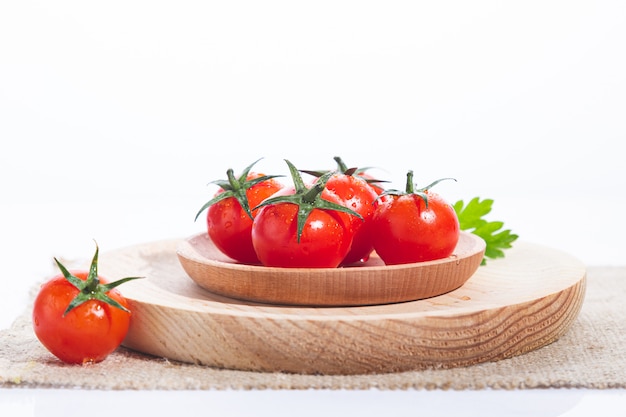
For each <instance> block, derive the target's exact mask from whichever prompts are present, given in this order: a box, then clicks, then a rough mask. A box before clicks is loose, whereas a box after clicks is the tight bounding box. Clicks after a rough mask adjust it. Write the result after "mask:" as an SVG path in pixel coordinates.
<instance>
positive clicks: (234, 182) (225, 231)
mask: <svg viewBox="0 0 626 417" xmlns="http://www.w3.org/2000/svg"><path fill="white" fill-rule="evenodd" d="M257 162H258V161H257ZM255 163H256V162H255ZM255 163H253V164H252V165H250V166H248V167H247V168H246V169H245V170H244V172H243V173H242V174H241V176H240V177H239V178H235V177H234V175H233V171H232V169H229V170H228V172H227V175H228V180H227V181H223V180H220V181H214V183H215V184H218V185H220V187H221V189H220V190H219V191H218V192H217V193H216V194H215V196H214V198H213V199H212V200H210V201H209V202H207V203H206V204H205V205H204V206H203V207H202V209H200V211H199V212H198V215H197V216H196V219H197V217H198V216H199V215H200V213H201V212H202V211H203V210H205V209H206V208H208V211H207V217H206V224H207V232H208V234H209V237H210V238H211V240H212V241H213V243H214V244H215V246H216V247H217V248H218V249H219V250H220V251H221V252H222V253H224V254H226V255H227V256H229V257H231V258H233V259H234V260H236V261H239V262H242V263H249V264H258V263H259V259H258V257H257V255H256V252H255V251H254V247H253V246H252V236H251V232H252V221H253V219H254V217H255V216H256V213H254V212H252V211H251V210H250V208H251V207H255V206H257V205H259V204H260V203H261V202H262V201H263V200H265V199H266V198H268V197H270V196H271V195H272V194H274V193H276V192H277V191H278V190H280V189H281V188H283V185H282V184H281V183H280V182H278V181H277V180H275V179H274V178H275V177H277V176H276V175H273V176H269V175H264V174H262V173H258V172H250V170H251V168H252V166H253V165H254V164H255Z"/></svg>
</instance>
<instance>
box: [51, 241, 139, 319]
mask: <svg viewBox="0 0 626 417" xmlns="http://www.w3.org/2000/svg"><path fill="white" fill-rule="evenodd" d="M98 252H99V249H98V245H97V244H96V252H95V253H94V255H93V259H92V261H91V266H90V267H89V274H88V276H87V279H86V280H82V279H80V278H78V277H77V276H75V275H73V274H72V273H71V272H70V271H68V270H67V268H66V267H65V266H64V265H63V264H62V263H61V262H59V260H58V259H57V258H54V261H55V262H56V264H57V266H58V267H59V269H60V270H61V273H62V274H63V276H64V277H65V279H66V280H67V281H68V282H69V283H70V284H72V285H73V286H74V287H76V289H77V290H78V294H77V295H76V297H74V299H73V300H72V301H71V302H70V303H69V305H68V306H67V308H66V309H65V312H64V313H63V316H65V315H66V314H67V313H69V312H70V311H72V310H73V309H74V308H76V307H78V306H79V305H81V304H83V303H85V302H87V301H89V300H97V301H101V302H103V303H106V304H109V305H110V306H113V307H115V308H119V309H120V310H123V311H125V312H127V313H128V312H129V310H128V309H127V308H126V307H124V306H123V305H121V304H120V303H118V302H117V301H115V300H114V299H113V298H111V297H109V296H108V295H107V293H108V292H109V291H111V290H112V289H113V288H115V287H117V286H119V285H121V284H123V283H125V282H128V281H131V280H134V279H140V278H142V277H127V278H122V279H119V280H117V281H114V282H110V283H107V284H102V283H101V282H100V279H99V278H98Z"/></svg>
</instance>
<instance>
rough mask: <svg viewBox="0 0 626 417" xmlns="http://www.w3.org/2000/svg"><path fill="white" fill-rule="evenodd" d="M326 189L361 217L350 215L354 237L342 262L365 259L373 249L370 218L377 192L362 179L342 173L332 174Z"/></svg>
mask: <svg viewBox="0 0 626 417" xmlns="http://www.w3.org/2000/svg"><path fill="white" fill-rule="evenodd" d="M326 189H328V190H329V191H332V192H333V193H334V194H336V195H337V196H339V197H340V198H341V199H342V200H343V203H342V204H344V205H345V206H346V207H348V208H349V209H352V210H354V211H355V212H357V213H359V214H360V215H361V217H362V218H358V217H356V216H351V217H350V219H351V221H352V228H353V230H354V238H353V241H352V247H351V248H350V251H349V252H348V254H347V255H346V257H345V259H344V260H343V261H342V264H351V263H355V262H359V261H365V260H367V259H368V258H369V256H370V253H371V252H372V250H373V249H374V245H373V243H372V236H371V225H370V220H371V218H372V216H373V214H374V201H376V198H377V197H378V194H377V193H376V191H374V189H373V188H372V187H371V186H370V185H369V184H368V183H367V181H365V180H364V179H362V178H359V177H356V176H354V175H351V174H344V173H337V174H335V175H333V176H332V177H331V178H330V179H329V180H328V182H327V183H326Z"/></svg>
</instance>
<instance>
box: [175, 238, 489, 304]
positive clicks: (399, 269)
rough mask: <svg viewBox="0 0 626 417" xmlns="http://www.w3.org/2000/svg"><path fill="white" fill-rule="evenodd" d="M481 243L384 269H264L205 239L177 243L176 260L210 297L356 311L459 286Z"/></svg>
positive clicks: (467, 241) (463, 241)
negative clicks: (440, 256)
mask: <svg viewBox="0 0 626 417" xmlns="http://www.w3.org/2000/svg"><path fill="white" fill-rule="evenodd" d="M484 253H485V242H484V241H483V240H482V239H481V238H479V237H477V236H475V235H473V234H470V233H465V232H462V233H461V236H460V239H459V243H458V245H457V247H456V249H455V251H454V253H453V254H452V255H451V256H449V257H447V258H445V259H439V260H435V261H429V262H420V263H413V264H405V265H393V266H385V265H384V263H383V261H382V260H381V259H380V258H379V257H378V256H377V255H376V254H373V255H372V256H371V257H370V259H369V260H368V261H367V262H366V263H364V264H363V265H359V266H354V267H344V268H268V267H264V266H256V265H244V264H240V263H237V262H235V261H233V260H232V259H230V258H228V257H227V256H226V255H224V254H222V253H221V252H220V251H219V250H218V249H217V248H216V247H215V245H214V244H213V242H212V241H211V239H210V238H209V236H208V234H206V233H200V234H197V235H194V236H192V237H190V238H188V239H185V240H183V241H182V242H181V243H180V245H179V246H178V247H177V254H178V258H179V260H180V262H181V264H182V266H183V268H184V269H185V271H186V272H187V274H188V275H189V276H190V277H191V279H193V280H194V281H195V282H196V283H197V284H198V285H200V286H201V287H202V288H204V289H207V290H209V291H211V292H213V293H215V294H220V295H224V296H227V297H233V298H239V299H242V300H249V301H258V302H264V303H272V304H286V305H308V306H356V305H373V304H387V303H397V302H404V301H414V300H419V299H423V298H428V297H434V296H437V295H441V294H445V293H447V292H449V291H452V290H454V289H456V288H459V287H460V286H461V285H463V284H464V283H465V282H466V281H467V280H468V279H469V278H470V277H471V276H472V274H473V273H474V272H476V269H477V268H478V266H479V265H480V263H481V261H482V259H483V255H484Z"/></svg>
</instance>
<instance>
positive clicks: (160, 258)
mask: <svg viewBox="0 0 626 417" xmlns="http://www.w3.org/2000/svg"><path fill="white" fill-rule="evenodd" d="M180 241H181V240H171V241H163V242H152V243H146V244H143V245H137V246H133V247H128V248H122V249H119V250H117V251H111V252H106V253H102V254H101V258H100V272H101V273H102V274H103V275H104V276H107V277H108V278H109V279H117V278H120V277H123V276H136V275H143V276H145V277H146V279H143V280H136V281H132V282H129V283H127V284H125V285H124V287H123V288H122V291H123V294H124V295H125V296H126V298H127V299H128V300H129V303H130V308H131V309H132V311H133V316H132V320H131V327H130V330H129V334H128V336H127V338H126V340H125V341H124V345H125V346H127V347H129V348H131V349H134V350H137V351H140V352H144V353H147V354H151V355H156V356H159V357H164V358H168V359H172V360H177V361H183V362H188V363H196V364H202V365H209V366H214V367H220V368H230V369H239V370H250V371H267V372H275V371H280V372H292V373H305V374H316V373H319V374H361V373H363V374H365V373H377V372H378V373H386V372H397V371H406V370H419V369H427V368H450V367H459V366H467V365H472V364H477V363H482V362H487V361H496V360H500V359H504V358H508V357H512V356H515V355H520V354H524V353H526V352H529V351H532V350H535V349H538V348H541V347H542V346H545V345H547V344H549V343H552V342H554V341H555V340H557V339H558V338H559V337H560V336H561V335H563V334H564V333H565V332H566V331H567V330H568V329H569V327H570V326H571V324H572V322H573V321H574V320H575V318H576V317H577V315H578V312H579V311H580V308H581V306H582V303H583V300H584V294H585V280H586V269H585V267H584V265H583V264H581V263H580V262H579V261H578V260H576V259H575V258H572V257H571V256H569V255H568V254H565V253H562V252H560V251H558V250H554V249H551V248H547V247H544V246H540V245H534V244H529V243H524V242H518V243H517V244H516V245H515V247H514V248H513V249H510V250H509V251H508V252H507V257H506V258H505V259H501V260H497V261H491V262H489V264H488V265H487V266H482V267H480V268H479V269H478V270H477V271H476V273H475V274H474V275H473V276H472V277H471V278H470V279H469V280H468V281H467V282H466V283H465V285H463V286H462V287H461V288H458V289H456V290H454V291H452V292H449V293H447V294H444V295H440V296H437V297H433V298H429V299H423V300H418V301H412V302H405V303H395V304H387V305H376V306H361V307H285V306H275V305H266V304H259V303H253V302H245V301H240V300H235V299H229V298H226V297H222V296H219V295H215V294H212V293H210V292H208V291H206V290H204V289H203V288H201V287H200V286H198V285H197V284H195V283H194V282H193V281H192V280H191V279H190V278H189V277H188V276H187V274H186V273H185V271H184V270H183V268H182V266H181V265H180V262H179V261H178V259H177V255H176V248H177V246H178V245H179V244H180Z"/></svg>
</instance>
